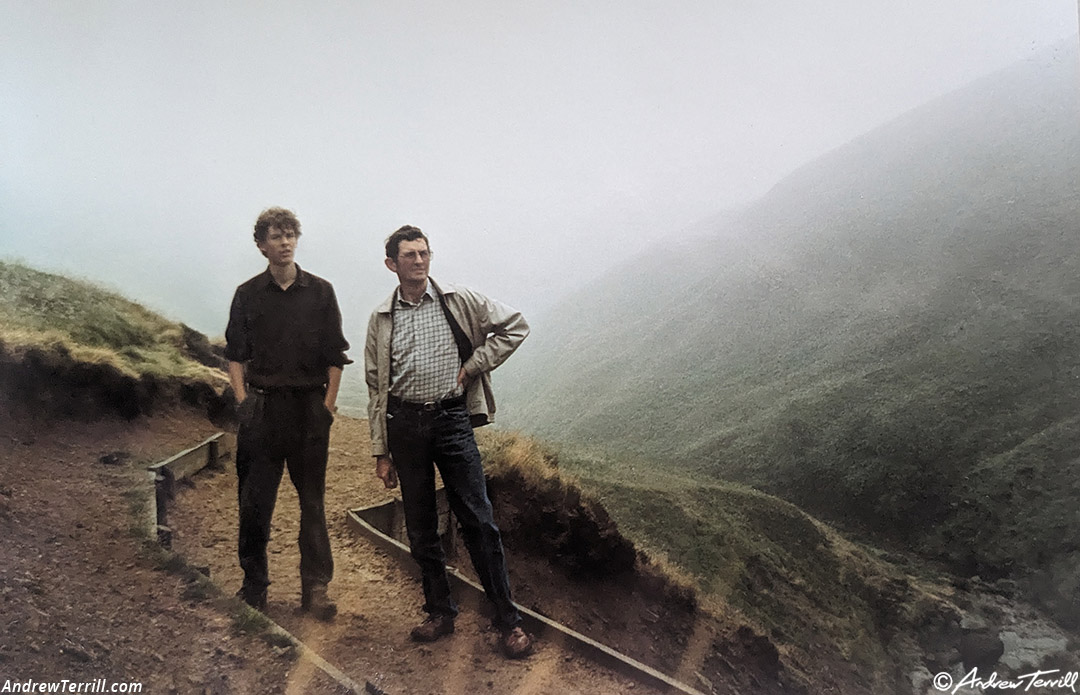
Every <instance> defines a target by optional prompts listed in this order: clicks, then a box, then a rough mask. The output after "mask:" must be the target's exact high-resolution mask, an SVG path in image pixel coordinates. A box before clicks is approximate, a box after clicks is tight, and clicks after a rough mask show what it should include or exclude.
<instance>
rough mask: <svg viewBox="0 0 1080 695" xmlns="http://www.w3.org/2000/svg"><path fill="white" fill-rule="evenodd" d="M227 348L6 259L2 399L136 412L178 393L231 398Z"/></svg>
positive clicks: (0, 312) (77, 412) (1, 290)
mask: <svg viewBox="0 0 1080 695" xmlns="http://www.w3.org/2000/svg"><path fill="white" fill-rule="evenodd" d="M223 366H224V360H223V358H222V356H221V349H220V347H215V346H213V345H211V344H210V342H209V340H207V338H206V336H205V335H203V334H201V333H199V332H198V331H195V330H193V329H191V328H189V327H187V326H185V325H184V324H181V323H176V322H174V321H169V320H167V319H165V318H163V317H162V316H160V315H158V314H155V313H154V312H152V311H150V310H148V309H146V308H145V307H143V306H141V305H140V304H137V303H135V302H132V301H131V300H129V299H126V298H124V297H121V296H120V295H118V294H116V293H113V292H109V291H108V290H105V289H103V288H101V287H97V286H95V285H92V284H90V283H87V282H83V281H80V280H74V279H71V278H67V277H63V276H59V275H53V274H50V273H45V272H42V271H39V270H35V269H33V268H27V267H25V266H22V265H19V264H17V263H9V262H3V261H0V406H2V405H4V401H5V400H9V401H12V402H17V403H18V404H19V405H20V406H21V407H23V408H26V407H32V408H34V409H37V410H38V411H41V412H43V413H48V414H59V415H65V416H85V415H90V416H96V415H99V414H102V413H118V414H120V415H123V416H124V417H128V418H133V417H135V416H137V415H139V414H143V413H146V412H149V411H151V410H152V409H154V408H155V407H160V406H162V405H171V404H174V403H176V402H177V401H184V402H187V403H189V404H193V405H198V406H200V407H204V408H206V409H207V411H208V413H209V414H211V415H213V416H217V415H220V414H223V413H224V411H225V410H227V409H228V408H229V407H230V403H231V399H230V398H229V397H227V396H225V395H224V394H223V391H224V389H225V388H227V384H226V382H227V380H226V379H225V377H224V374H223V372H222V371H221V367H223Z"/></svg>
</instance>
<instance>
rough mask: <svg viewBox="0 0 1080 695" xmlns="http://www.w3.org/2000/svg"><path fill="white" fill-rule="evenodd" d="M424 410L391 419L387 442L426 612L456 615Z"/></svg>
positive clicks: (388, 424)
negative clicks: (399, 490) (443, 543)
mask: <svg viewBox="0 0 1080 695" xmlns="http://www.w3.org/2000/svg"><path fill="white" fill-rule="evenodd" d="M427 417H430V416H428V415H427V414H423V413H413V412H408V411H402V412H400V413H397V414H396V415H394V416H393V417H391V418H388V420H387V443H388V444H389V447H390V453H391V456H392V457H393V460H394V468H395V469H396V470H397V475H398V481H399V482H400V483H401V500H402V504H403V506H404V508H405V528H406V531H407V532H408V536H409V547H410V550H411V552H412V556H413V559H414V560H415V561H416V564H417V565H419V567H420V575H421V579H422V582H423V586H424V611H425V612H427V613H428V614H430V615H449V616H451V617H453V616H456V615H457V612H458V609H457V605H456V604H455V602H454V599H453V597H452V596H451V594H450V578H449V576H448V575H447V573H446V557H445V555H444V553H443V547H442V542H441V541H440V539H439V516H438V509H437V506H436V502H435V468H434V465H433V464H432V449H431V437H430V428H429V427H427V423H426V421H425V418H427Z"/></svg>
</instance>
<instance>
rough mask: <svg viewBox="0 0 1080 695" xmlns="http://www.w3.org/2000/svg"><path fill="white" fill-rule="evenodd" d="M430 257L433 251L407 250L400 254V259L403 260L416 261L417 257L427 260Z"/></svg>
mask: <svg viewBox="0 0 1080 695" xmlns="http://www.w3.org/2000/svg"><path fill="white" fill-rule="evenodd" d="M429 258H431V251H407V252H405V253H399V254H398V260H401V261H415V260H417V259H419V260H421V261H426V260H427V259H429Z"/></svg>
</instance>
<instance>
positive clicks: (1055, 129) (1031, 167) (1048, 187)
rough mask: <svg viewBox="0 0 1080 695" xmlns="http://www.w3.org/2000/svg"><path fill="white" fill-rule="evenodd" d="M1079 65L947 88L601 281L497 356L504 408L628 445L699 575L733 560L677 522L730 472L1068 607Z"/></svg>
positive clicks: (1070, 614)
mask: <svg viewBox="0 0 1080 695" xmlns="http://www.w3.org/2000/svg"><path fill="white" fill-rule="evenodd" d="M1065 56H1068V59H1064V58H1065ZM1077 72H1078V63H1077V60H1076V48H1075V46H1067V47H1062V48H1061V55H1060V56H1059V57H1058V58H1056V59H1053V60H1050V59H1047V60H1033V61H1031V62H1029V63H1026V64H1024V65H1022V66H1019V67H1017V68H1015V69H1013V70H1012V71H1008V72H1005V73H1003V74H1001V75H998V76H996V77H994V78H993V79H989V80H987V81H985V82H984V83H982V84H979V85H975V86H973V87H972V88H970V89H968V90H966V91H964V92H960V93H957V94H954V95H951V96H949V97H947V98H944V99H942V100H940V101H938V102H936V103H934V104H931V105H928V106H927V107H925V108H924V109H922V110H920V111H918V112H914V113H912V114H909V115H908V116H907V117H905V118H902V119H900V120H898V121H896V122H895V123H892V124H890V125H888V126H886V127H884V128H882V129H880V130H879V131H877V132H874V133H871V134H869V135H867V136H865V137H863V138H861V139H860V140H858V141H856V142H854V143H851V144H849V145H847V146H845V147H843V148H840V149H839V150H837V151H835V152H833V153H831V154H830V155H828V156H827V157H824V158H822V159H821V160H819V161H818V162H815V163H813V164H811V165H809V166H807V167H806V168H804V170H802V171H800V172H797V173H796V174H795V175H793V176H792V177H790V178H789V179H788V180H786V181H784V182H783V183H782V184H780V185H778V186H777V187H776V188H775V189H774V190H773V191H772V192H771V193H770V195H769V196H767V197H766V198H765V199H763V200H762V201H761V202H760V204H758V205H755V206H754V207H752V208H751V209H749V210H747V211H746V212H745V213H743V214H740V215H734V214H733V215H731V216H729V217H728V218H725V220H724V227H723V228H721V229H718V230H713V234H711V235H710V236H709V237H704V238H700V239H687V240H684V243H682V244H672V245H669V246H668V247H667V248H665V250H664V251H665V252H664V253H657V254H651V255H649V256H648V257H643V258H639V259H637V260H635V261H633V262H631V263H629V264H628V265H627V266H626V267H624V268H622V269H620V270H619V271H618V272H616V273H613V274H612V275H610V276H608V277H605V278H601V279H599V280H598V281H597V282H595V283H594V284H593V285H592V286H590V287H589V288H587V289H586V290H585V291H584V292H583V293H582V295H581V296H579V297H574V298H572V299H571V300H570V301H568V302H566V303H565V304H563V305H561V306H559V307H558V308H557V309H556V310H555V311H553V312H552V313H551V314H550V316H549V317H548V322H547V324H546V325H545V324H544V322H543V321H537V322H535V323H536V325H535V326H534V337H532V338H530V343H528V344H527V345H526V346H525V348H523V349H522V351H521V353H520V356H519V357H515V359H514V360H511V362H510V363H509V364H508V365H507V367H504V368H502V369H501V370H500V373H499V376H500V378H504V377H506V376H510V377H512V378H508V379H505V381H504V382H502V383H505V384H506V386H505V387H504V388H503V393H504V394H505V395H504V403H505V404H506V406H507V407H506V408H505V412H506V414H507V415H508V417H506V418H504V420H503V421H504V422H509V423H510V424H511V425H514V426H522V427H524V426H527V427H528V428H529V429H530V430H531V431H532V432H534V433H536V434H538V435H540V436H543V437H545V438H549V439H553V440H555V441H559V442H564V443H568V444H571V445H574V446H575V447H578V448H581V449H582V450H584V451H587V452H590V455H591V460H592V461H593V463H592V464H589V463H588V462H589V460H590V459H589V458H587V457H584V456H582V457H581V460H582V461H583V462H584V463H583V467H584V468H586V469H588V467H589V465H592V466H593V467H594V468H595V467H596V466H598V465H600V464H596V463H595V462H597V461H602V460H604V459H605V458H610V459H611V460H621V461H623V463H618V464H604V465H603V466H601V467H602V468H603V475H602V476H597V477H599V478H601V480H602V481H603V482H604V483H605V484H606V485H608V489H607V493H606V494H607V495H608V496H609V497H610V499H611V500H613V501H614V502H616V504H617V505H620V506H622V507H624V508H625V509H627V510H629V511H628V513H627V514H626V520H627V522H628V523H629V524H631V525H632V524H633V523H634V521H635V520H640V519H649V520H650V524H649V525H652V521H651V520H652V517H651V516H650V515H652V514H654V513H657V506H656V505H654V504H653V503H652V502H649V501H648V500H647V499H636V500H635V498H648V497H650V496H657V495H662V494H665V495H667V500H666V501H665V504H664V505H662V506H668V507H670V504H667V503H668V502H671V501H673V500H677V501H678V503H679V508H680V509H681V512H680V513H681V515H682V518H680V519H678V520H674V521H672V528H673V531H672V532H670V533H665V532H663V531H662V530H661V531H656V532H654V533H656V534H659V535H660V536H661V537H659V538H657V545H659V546H661V547H664V548H665V549H666V550H667V551H668V552H670V553H673V559H675V560H676V561H678V562H680V563H685V566H687V567H688V569H690V570H691V571H693V572H695V573H698V574H701V575H703V576H704V574H705V573H706V572H712V571H715V570H716V569H717V568H719V567H724V566H730V558H722V557H709V556H708V554H705V555H703V554H702V553H701V551H700V550H699V549H697V548H695V547H694V544H693V543H689V544H686V545H687V547H686V548H685V550H682V551H680V550H678V539H679V537H680V533H683V532H684V531H681V530H675V529H681V528H683V529H694V530H695V531H694V532H695V533H696V534H700V535H701V537H702V538H707V539H709V540H708V541H706V542H703V543H702V545H705V544H709V545H711V544H714V543H716V542H719V541H720V539H719V538H717V537H716V536H715V534H716V529H717V528H718V527H723V528H732V527H733V524H734V522H733V520H732V519H729V518H726V517H725V516H724V513H722V512H720V511H718V509H721V508H723V507H725V506H726V505H729V504H730V503H731V496H730V493H722V492H720V490H722V489H723V484H721V483H720V482H718V481H720V480H735V481H739V482H741V483H744V484H747V485H750V486H753V487H754V488H756V489H759V490H762V491H765V492H769V493H772V494H775V495H778V496H780V497H783V498H784V499H787V500H789V501H791V502H794V503H795V504H797V505H799V506H800V507H801V508H803V509H806V510H808V511H811V512H812V513H814V514H816V515H819V516H821V517H823V518H827V519H829V520H830V521H832V522H835V523H839V524H842V525H843V526H844V527H845V528H849V529H856V530H858V531H859V532H871V533H873V534H875V535H876V536H877V537H878V538H879V539H882V541H883V542H890V543H903V544H906V545H907V546H908V547H910V548H912V549H914V550H917V551H919V552H922V553H925V554H928V555H932V556H935V557H939V558H942V559H944V560H946V561H948V562H949V563H950V565H951V566H952V567H953V568H954V569H955V570H956V571H958V572H964V573H969V574H976V573H977V574H980V575H982V576H983V577H985V578H988V579H997V578H1001V577H1011V578H1016V579H1020V580H1022V582H1023V583H1024V585H1025V586H1026V588H1027V589H1028V591H1029V592H1030V594H1031V595H1032V596H1034V597H1036V598H1038V599H1039V600H1040V601H1041V602H1042V604H1043V605H1044V606H1046V607H1048V608H1050V609H1051V610H1052V612H1053V614H1054V616H1055V617H1056V618H1058V619H1059V620H1061V621H1062V622H1063V623H1066V624H1072V625H1078V624H1080V608H1077V606H1080V580H1077V579H1076V577H1077V576H1080V575H1078V573H1077V569H1078V568H1080V512H1077V511H1076V509H1077V504H1076V500H1077V498H1078V494H1077V493H1078V492H1080V490H1078V489H1077V485H1076V483H1075V478H1076V475H1075V469H1076V465H1077V463H1078V462H1080V435H1077V434H1076V432H1077V425H1078V424H1080V423H1078V422H1077V418H1078V415H1077V414H1078V413H1080V254H1078V253H1077V250H1078V249H1077V241H1078V237H1077V226H1076V224H1077V220H1078V219H1080V186H1078V185H1077V182H1078V181H1080V126H1078V124H1077V121H1076V118H1075V114H1076V113H1077V111H1078V110H1080V99H1078V95H1077V92H1076V90H1075V88H1074V86H1075V84H1076V80H1077V79H1078V77H1080V76H1078V74H1077ZM627 461H633V462H634V463H632V464H631V463H627ZM565 465H566V467H567V468H570V469H571V470H573V471H574V473H575V474H577V475H582V476H583V477H584V476H586V474H585V473H582V472H580V471H579V470H578V469H577V468H575V467H573V466H570V465H568V464H565ZM677 479H682V480H685V481H686V482H685V483H684V485H683V486H682V487H681V488H680V487H677V486H676V487H672V486H673V485H674V483H673V482H672V481H674V480H677ZM672 490H673V492H672ZM639 523H640V522H639ZM643 530H647V529H643ZM733 552H734V551H733ZM788 560H789V561H791V562H793V563H796V564H798V561H797V558H789V559H788ZM725 563H728V564H725ZM800 571H811V569H810V568H803V569H802V570H800ZM716 581H717V582H719V584H718V586H722V585H723V584H724V582H726V581H727V579H726V578H723V577H722V576H721V577H720V578H719V579H717V580H716Z"/></svg>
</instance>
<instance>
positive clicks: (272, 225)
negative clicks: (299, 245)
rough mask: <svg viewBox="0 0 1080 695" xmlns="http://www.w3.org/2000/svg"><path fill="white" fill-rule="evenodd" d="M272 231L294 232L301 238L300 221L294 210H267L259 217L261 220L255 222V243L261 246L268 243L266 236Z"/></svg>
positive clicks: (276, 208) (275, 208)
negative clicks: (265, 242)
mask: <svg viewBox="0 0 1080 695" xmlns="http://www.w3.org/2000/svg"><path fill="white" fill-rule="evenodd" d="M271 229H278V230H280V231H282V232H287V231H293V232H296V236H298V237H299V236H300V220H298V219H297V218H296V215H295V214H294V213H293V211H292V210H286V209H285V208H278V207H274V208H267V209H265V210H263V211H262V213H261V214H260V215H259V219H257V220H255V234H254V236H255V243H256V244H259V243H262V242H264V241H266V235H267V234H268V233H269V232H270V230H271Z"/></svg>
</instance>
